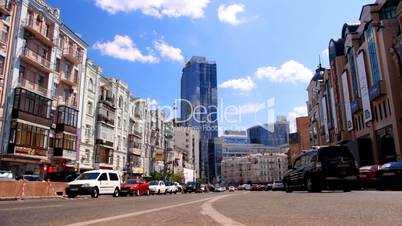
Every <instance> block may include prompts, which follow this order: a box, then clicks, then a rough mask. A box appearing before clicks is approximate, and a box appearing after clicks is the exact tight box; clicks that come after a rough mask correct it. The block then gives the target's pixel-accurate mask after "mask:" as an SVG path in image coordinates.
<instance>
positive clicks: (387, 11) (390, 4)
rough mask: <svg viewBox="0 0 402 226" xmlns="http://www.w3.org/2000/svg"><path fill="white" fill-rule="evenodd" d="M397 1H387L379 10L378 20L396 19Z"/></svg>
mask: <svg viewBox="0 0 402 226" xmlns="http://www.w3.org/2000/svg"><path fill="white" fill-rule="evenodd" d="M398 3H399V0H389V1H387V2H386V3H385V4H384V6H383V7H382V8H381V9H380V20H384V19H394V18H396V9H397V6H398Z"/></svg>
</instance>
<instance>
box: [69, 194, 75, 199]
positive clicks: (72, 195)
mask: <svg viewBox="0 0 402 226" xmlns="http://www.w3.org/2000/svg"><path fill="white" fill-rule="evenodd" d="M67 196H68V197H69V198H70V199H73V198H75V197H77V195H76V194H68V195H67Z"/></svg>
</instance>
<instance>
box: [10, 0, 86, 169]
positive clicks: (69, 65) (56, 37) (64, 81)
mask: <svg viewBox="0 0 402 226" xmlns="http://www.w3.org/2000/svg"><path fill="white" fill-rule="evenodd" d="M15 4H16V5H15V6H14V7H15V13H16V18H15V23H13V24H11V26H14V28H13V29H15V32H14V37H13V39H14V42H13V47H12V51H13V53H12V62H11V63H10V68H9V74H8V81H7V88H6V91H7V93H6V94H5V95H6V96H7V97H6V99H5V101H6V105H5V112H4V126H3V131H2V147H3V152H2V153H3V155H2V164H4V165H7V168H10V169H12V170H13V171H15V172H16V173H17V174H22V173H24V172H26V171H28V172H34V173H38V174H39V173H40V172H42V171H44V169H46V168H47V166H52V167H53V168H56V171H61V170H64V169H65V168H66V167H67V168H73V169H74V168H75V167H77V165H76V163H75V161H76V160H77V159H78V158H79V155H80V154H79V146H80V139H79V134H80V127H81V116H80V114H79V112H80V110H81V109H80V108H81V102H82V99H81V97H82V95H80V94H81V92H82V89H83V86H81V84H82V82H83V81H82V80H83V79H84V76H83V75H84V67H85V59H86V49H87V44H86V43H85V42H84V41H83V40H82V39H81V38H80V37H79V36H77V35H76V34H75V33H74V32H73V31H71V30H70V29H69V28H68V27H67V26H66V25H65V24H64V23H63V22H62V21H61V20H60V11H59V10H58V9H54V8H52V7H51V6H49V5H48V4H47V2H45V1H40V0H21V1H16V2H15Z"/></svg>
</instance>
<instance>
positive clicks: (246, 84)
mask: <svg viewBox="0 0 402 226" xmlns="http://www.w3.org/2000/svg"><path fill="white" fill-rule="evenodd" d="M255 86H256V85H255V83H254V81H253V80H252V79H251V78H250V77H247V78H239V79H232V80H228V81H225V82H223V83H222V84H220V85H219V88H224V89H234V90H241V91H250V90H252V89H254V88H255Z"/></svg>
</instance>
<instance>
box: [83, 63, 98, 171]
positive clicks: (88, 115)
mask: <svg viewBox="0 0 402 226" xmlns="http://www.w3.org/2000/svg"><path fill="white" fill-rule="evenodd" d="M101 76H102V68H101V67H99V66H97V65H95V64H94V63H93V62H92V60H90V59H87V61H86V73H85V80H84V91H83V93H82V95H83V103H82V105H83V107H82V111H81V112H80V113H81V117H82V132H81V145H80V159H79V169H80V171H86V170H92V169H94V168H95V141H96V139H95V135H96V124H97V123H96V120H97V105H98V101H99V96H100V89H99V87H100V83H99V82H100V79H101Z"/></svg>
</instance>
